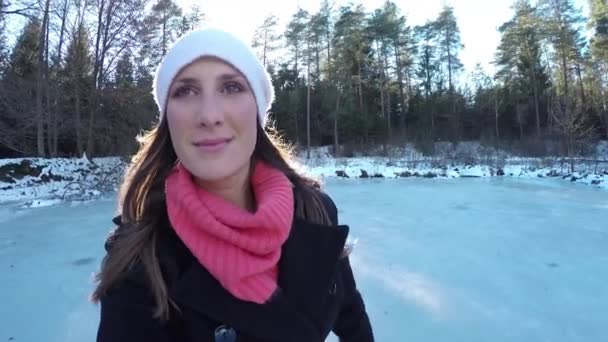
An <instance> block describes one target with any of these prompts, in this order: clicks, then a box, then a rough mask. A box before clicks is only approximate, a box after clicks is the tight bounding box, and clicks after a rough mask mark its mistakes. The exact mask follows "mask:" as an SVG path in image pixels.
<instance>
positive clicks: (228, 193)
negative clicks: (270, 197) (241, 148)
mask: <svg viewBox="0 0 608 342" xmlns="http://www.w3.org/2000/svg"><path fill="white" fill-rule="evenodd" d="M250 174H251V165H248V166H247V167H244V168H243V169H242V170H239V171H238V172H237V173H235V174H233V175H230V176H228V177H226V178H224V179H222V180H218V181H213V182H208V181H204V180H202V179H199V178H197V177H195V179H194V181H195V183H196V184H197V185H198V186H200V187H201V188H203V189H205V190H206V191H208V192H210V193H212V194H214V195H217V196H219V197H221V198H223V199H225V200H227V201H228V202H231V203H232V204H234V205H236V206H238V207H240V208H243V209H245V210H248V211H251V212H253V211H255V199H254V195H253V190H252V188H251V182H250Z"/></svg>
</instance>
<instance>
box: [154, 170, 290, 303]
mask: <svg viewBox="0 0 608 342" xmlns="http://www.w3.org/2000/svg"><path fill="white" fill-rule="evenodd" d="M251 186H252V188H253V194H254V197H255V202H256V206H257V209H256V211H255V212H254V213H251V212H249V211H247V210H245V209H242V208H240V207H237V206H236V205H234V204H232V203H230V202H228V201H227V200H225V199H223V198H221V197H219V196H217V195H214V194H212V193H210V192H207V191H205V190H204V189H202V188H201V187H199V186H198V185H196V183H195V182H194V180H193V178H192V175H191V174H190V172H189V171H188V170H187V169H186V168H185V167H184V166H182V165H181V163H180V164H178V166H176V167H175V169H174V170H173V171H172V172H171V174H170V175H169V177H167V179H166V181H165V192H166V203H167V212H168V215H169V221H170V222H171V225H172V227H173V229H174V230H175V231H176V233H177V235H178V236H179V238H180V239H181V240H182V241H183V242H184V244H185V245H186V247H188V249H189V250H190V251H191V252H192V254H193V255H194V256H195V257H196V259H197V260H198V261H199V262H200V264H201V265H202V266H204V267H205V268H206V269H207V270H208V271H209V273H211V275H213V276H214V277H215V278H216V279H217V280H218V281H219V282H220V283H221V285H222V286H223V287H224V288H225V289H226V290H227V291H228V292H230V293H231V294H232V295H233V296H234V297H236V298H238V299H241V300H244V301H249V302H254V303H258V304H263V303H265V302H266V301H268V299H270V297H271V296H272V294H273V293H274V292H275V290H276V289H277V278H278V261H279V259H280V257H281V246H282V245H283V243H284V242H285V240H287V237H288V235H289V232H290V230H291V225H292V222H293V214H294V199H293V189H292V184H291V182H290V181H289V179H288V178H287V176H285V174H284V173H283V172H281V171H279V170H277V169H275V168H273V167H271V166H270V165H268V164H265V163H263V162H261V161H258V162H256V164H255V167H254V169H253V172H252V174H251Z"/></svg>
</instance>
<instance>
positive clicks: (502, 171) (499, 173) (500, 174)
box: [496, 168, 505, 176]
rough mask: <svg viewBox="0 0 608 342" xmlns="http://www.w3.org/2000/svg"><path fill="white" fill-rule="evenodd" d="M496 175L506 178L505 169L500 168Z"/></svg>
mask: <svg viewBox="0 0 608 342" xmlns="http://www.w3.org/2000/svg"><path fill="white" fill-rule="evenodd" d="M496 175H497V176H504V175H505V171H504V170H503V169H501V168H499V169H498V170H497V171H496Z"/></svg>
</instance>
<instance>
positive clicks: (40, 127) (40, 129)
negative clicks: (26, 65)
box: [36, 0, 50, 157]
mask: <svg viewBox="0 0 608 342" xmlns="http://www.w3.org/2000/svg"><path fill="white" fill-rule="evenodd" d="M49 5H50V0H46V1H45V5H44V14H43V17H42V26H41V31H40V39H39V45H38V49H39V50H38V70H37V77H36V142H37V148H38V156H40V157H44V156H45V146H44V121H45V115H44V109H43V108H42V96H43V91H44V75H45V71H46V70H45V69H46V68H45V67H44V62H45V58H44V53H45V51H46V48H45V47H46V42H47V41H46V28H47V26H48V24H47V23H48V20H49Z"/></svg>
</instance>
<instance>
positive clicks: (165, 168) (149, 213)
mask: <svg viewBox="0 0 608 342" xmlns="http://www.w3.org/2000/svg"><path fill="white" fill-rule="evenodd" d="M138 141H139V143H140V149H139V151H138V152H137V153H136V154H135V155H134V156H133V158H132V160H131V164H130V166H129V168H128V170H127V172H126V174H125V178H124V181H123V183H122V185H121V188H120V192H119V196H118V199H119V203H118V205H119V211H120V213H121V221H122V223H121V225H120V227H119V228H118V229H116V231H115V232H114V234H113V236H112V238H111V244H112V247H111V249H110V250H109V251H108V254H107V255H106V257H105V258H104V260H103V262H102V265H101V271H100V272H99V273H98V274H97V275H96V280H97V287H96V289H95V291H94V292H93V294H92V296H91V297H92V300H93V301H94V302H98V301H99V300H100V298H101V297H102V296H103V295H104V294H105V293H106V292H107V291H108V290H109V289H110V288H112V286H113V285H115V284H116V283H117V282H118V281H119V280H120V279H121V278H122V277H124V276H125V275H126V273H127V272H128V271H129V270H130V269H131V268H132V267H133V266H134V265H135V264H136V263H138V264H139V265H142V266H143V271H144V273H145V274H146V277H147V280H148V282H149V286H150V289H151V291H152V294H153V296H154V299H155V301H156V310H155V312H154V316H155V317H156V318H160V319H163V320H167V319H168V318H169V302H170V300H169V297H168V292H167V286H166V284H165V282H164V280H163V277H162V273H161V269H160V264H159V261H158V259H157V258H156V250H155V246H156V239H157V236H158V230H159V229H160V227H162V226H163V225H165V224H167V222H166V220H165V216H164V215H165V213H166V209H165V202H164V201H165V199H164V183H165V178H166V177H167V176H168V175H169V172H170V171H171V169H172V168H173V166H174V165H175V163H176V162H177V155H176V154H175V151H174V149H173V145H172V143H171V139H170V136H169V127H168V124H167V120H162V121H161V122H160V124H158V125H157V126H155V127H154V128H153V129H152V130H151V131H149V132H147V133H146V134H145V135H144V136H142V137H139V138H138ZM252 159H257V160H262V161H265V162H266V163H268V164H270V165H272V166H273V167H275V168H277V169H278V170H281V171H282V172H284V173H285V175H286V176H287V177H288V178H289V179H290V181H291V182H292V183H293V185H294V188H295V191H294V194H295V202H296V210H295V215H296V216H297V217H300V218H306V219H307V220H310V221H313V222H316V223H325V224H328V223H329V222H330V219H329V217H328V214H327V211H326V210H325V206H324V205H323V201H322V199H321V197H320V192H319V191H318V189H319V188H320V184H319V183H318V182H317V181H315V180H313V179H311V178H308V177H305V176H303V175H301V174H299V173H298V172H296V171H295V170H294V168H293V167H292V166H290V163H291V161H292V157H291V150H290V149H289V148H288V147H287V145H285V144H284V143H283V142H282V140H281V139H280V138H279V136H278V135H277V134H275V133H274V132H273V131H272V129H269V130H268V131H266V130H265V129H264V128H262V126H261V125H260V124H259V121H258V130H257V142H256V146H255V149H254V152H253V155H252ZM171 305H174V303H171Z"/></svg>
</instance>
